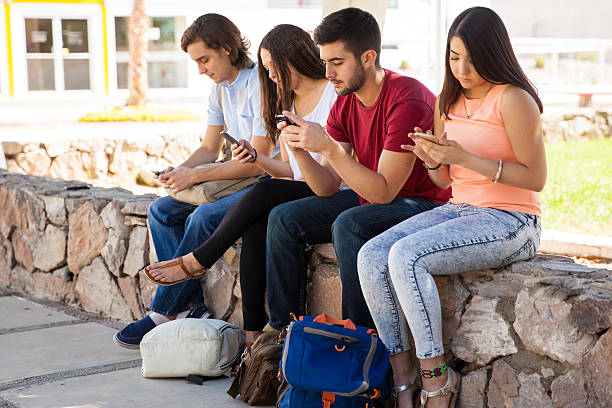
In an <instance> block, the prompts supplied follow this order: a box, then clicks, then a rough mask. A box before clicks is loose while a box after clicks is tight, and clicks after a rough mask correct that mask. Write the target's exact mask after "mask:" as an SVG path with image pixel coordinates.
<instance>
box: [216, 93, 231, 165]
mask: <svg viewBox="0 0 612 408" xmlns="http://www.w3.org/2000/svg"><path fill="white" fill-rule="evenodd" d="M217 89H218V91H219V92H218V93H217V95H218V96H219V106H220V107H221V113H223V98H221V87H217ZM223 130H225V131H227V124H226V123H225V113H223ZM221 155H222V157H223V159H222V160H223V161H229V160H232V144H231V143H230V141H229V140H225V143H224V144H223V147H222V148H221Z"/></svg>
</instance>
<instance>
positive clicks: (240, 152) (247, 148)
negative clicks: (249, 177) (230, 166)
mask: <svg viewBox="0 0 612 408" xmlns="http://www.w3.org/2000/svg"><path fill="white" fill-rule="evenodd" d="M238 143H239V144H233V145H232V156H234V157H235V158H236V159H237V160H238V161H239V162H240V163H252V162H253V158H254V157H255V149H253V146H251V144H250V143H249V142H248V141H246V140H245V139H242V140H241V141H240V142H238ZM249 153H250V154H249Z"/></svg>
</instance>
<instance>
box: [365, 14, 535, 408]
mask: <svg viewBox="0 0 612 408" xmlns="http://www.w3.org/2000/svg"><path fill="white" fill-rule="evenodd" d="M541 112H542V103H541V101H540V99H539V98H538V95H537V92H536V90H535V89H534V87H533V86H532V84H531V83H530V82H529V80H528V79H527V77H526V76H525V74H524V73H523V71H522V70H521V68H520V66H519V64H518V62H517V59H516V56H515V55H514V52H513V50H512V45H511V44H510V39H509V36H508V33H507V31H506V28H505V27H504V24H503V22H502V21H501V19H500V18H499V16H498V15H497V14H495V12H493V11H492V10H491V9H488V8H485V7H473V8H470V9H467V10H465V11H464V12H463V13H461V14H460V15H459V16H458V17H457V18H456V19H455V21H454V22H453V25H452V26H451V28H450V31H449V34H448V39H447V44H446V75H445V79H444V86H443V89H442V92H441V93H440V95H439V96H438V99H437V101H436V110H435V114H434V129H433V135H431V131H428V133H429V134H430V136H429V137H428V136H427V135H425V136H419V135H418V134H413V133H411V134H410V135H409V136H410V137H411V138H412V139H413V140H414V144H410V145H405V146H402V147H403V148H405V149H406V150H410V151H412V152H413V153H414V154H416V155H417V156H418V157H419V158H420V159H421V160H422V161H423V162H424V165H425V166H426V167H427V169H428V170H429V176H430V178H431V180H432V181H433V182H434V183H435V184H437V185H438V186H439V187H441V188H448V187H449V186H450V187H452V194H453V197H452V199H451V201H450V202H449V203H447V204H445V205H442V206H440V207H437V208H434V209H433V210H429V211H426V212H424V213H421V214H419V215H416V216H414V217H412V218H410V219H408V220H406V221H404V222H402V223H400V224H398V225H396V226H395V227H393V228H391V229H389V230H387V231H385V232H384V233H382V234H380V235H378V236H377V237H375V238H373V239H371V240H370V241H368V242H367V243H366V244H365V245H364V246H363V247H362V248H361V250H360V251H359V256H358V269H359V281H360V283H361V288H362V291H363V295H364V297H365V299H366V300H367V302H368V307H369V309H370V312H371V314H372V317H373V318H374V322H375V323H376V327H377V329H378V333H379V335H380V336H381V339H382V340H383V342H384V343H385V345H386V346H387V349H388V350H389V353H390V355H391V365H392V367H393V372H394V381H395V384H396V385H397V387H396V394H397V395H398V406H399V407H400V408H406V407H412V406H413V394H414V391H415V386H414V377H415V376H416V373H417V368H416V367H415V366H414V365H413V364H412V363H411V359H410V356H409V347H410V345H409V337H410V333H412V336H413V337H414V342H415V348H416V356H417V358H419V359H420V370H418V371H419V372H420V375H421V377H422V380H423V381H422V383H423V389H422V390H421V393H420V403H421V406H423V407H428V408H431V407H449V406H450V407H453V406H454V405H455V401H456V400H457V395H458V393H459V389H460V386H461V377H460V376H459V375H458V374H457V373H456V372H454V371H453V370H452V369H451V368H450V367H447V366H446V363H445V362H444V360H443V354H444V347H443V345H442V318H441V310H440V299H439V296H438V291H437V288H436V284H435V282H434V280H433V277H432V275H448V274H454V273H460V272H465V271H470V270H477V269H495V268H500V267H503V266H506V265H508V264H510V263H512V262H516V261H520V260H526V259H529V258H531V257H533V256H534V254H535V252H536V249H537V247H538V245H539V241H540V216H541V204H540V200H539V197H538V192H539V191H541V190H542V188H543V187H544V184H545V182H546V156H545V152H544V143H543V140H542V130H541V125H540V114H541ZM422 131H423V130H422V129H418V128H415V132H422ZM432 136H434V138H432ZM403 391H406V392H403Z"/></svg>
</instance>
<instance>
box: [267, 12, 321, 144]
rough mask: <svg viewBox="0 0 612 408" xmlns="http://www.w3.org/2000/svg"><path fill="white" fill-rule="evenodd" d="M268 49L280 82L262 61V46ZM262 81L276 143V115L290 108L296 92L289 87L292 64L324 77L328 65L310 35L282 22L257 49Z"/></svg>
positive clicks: (302, 71) (311, 75) (269, 129)
mask: <svg viewBox="0 0 612 408" xmlns="http://www.w3.org/2000/svg"><path fill="white" fill-rule="evenodd" d="M262 48H265V49H266V50H268V52H269V53H270V55H271V57H272V64H274V69H275V70H276V73H277V76H278V78H279V81H280V83H281V86H280V87H279V86H277V85H276V83H275V82H274V81H272V80H271V79H270V78H269V77H268V71H267V70H266V69H265V68H264V66H263V63H262V61H261V49H262ZM257 60H258V62H259V64H258V70H259V83H260V85H261V114H262V116H263V119H264V124H265V128H266V134H267V135H268V137H269V138H270V139H271V140H272V142H274V143H276V139H277V138H278V135H279V134H280V131H279V130H278V129H277V128H276V121H275V119H274V115H275V114H277V113H280V112H282V111H283V110H290V109H291V106H292V105H293V100H294V98H295V94H294V93H293V91H292V90H291V89H290V86H291V72H290V71H289V65H291V66H292V67H293V68H294V69H295V70H296V71H297V72H299V73H300V74H302V75H304V76H306V77H308V78H312V79H323V78H325V65H323V62H321V59H320V58H319V49H318V48H317V47H316V45H315V44H314V42H313V41H312V38H310V35H308V33H307V32H306V31H304V30H302V29H301V28H299V27H296V26H294V25H291V24H280V25H277V26H276V27H274V28H273V29H272V30H270V31H269V32H268V34H266V36H265V37H264V38H263V40H261V43H260V44H259V50H258V51H257Z"/></svg>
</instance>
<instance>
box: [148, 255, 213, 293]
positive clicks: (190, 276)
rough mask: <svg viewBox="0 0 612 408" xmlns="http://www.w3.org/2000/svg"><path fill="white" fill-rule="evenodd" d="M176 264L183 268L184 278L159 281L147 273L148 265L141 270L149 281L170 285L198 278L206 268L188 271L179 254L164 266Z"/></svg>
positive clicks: (160, 284)
mask: <svg viewBox="0 0 612 408" xmlns="http://www.w3.org/2000/svg"><path fill="white" fill-rule="evenodd" d="M176 265H178V266H180V267H181V269H182V270H183V272H185V275H186V276H187V277H186V278H183V279H179V280H177V281H174V282H161V281H158V280H156V279H155V278H153V277H152V276H151V274H150V273H149V268H148V267H146V268H144V269H143V272H144V274H145V276H146V277H147V278H149V280H150V281H151V282H153V283H154V284H156V285H159V286H172V285H176V284H177V283H181V282H185V281H186V280H189V279H197V278H200V277H202V276H204V274H205V273H206V269H205V268H202V269H198V270H197V271H194V272H189V270H188V269H187V267H186V266H185V264H184V263H183V257H182V256H179V257H178V258H176V259H173V260H172V261H170V263H168V264H167V265H166V266H165V267H166V268H169V267H171V266H176Z"/></svg>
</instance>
